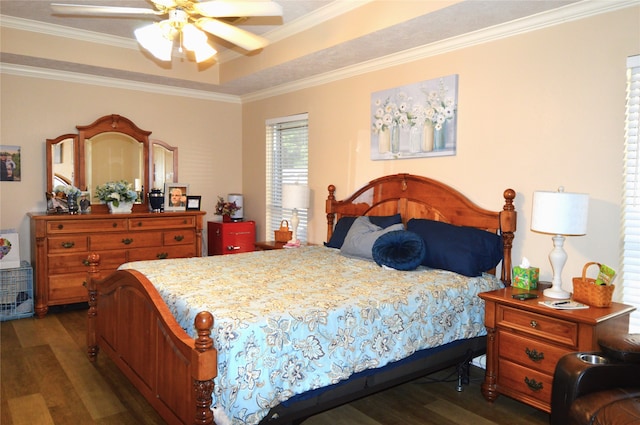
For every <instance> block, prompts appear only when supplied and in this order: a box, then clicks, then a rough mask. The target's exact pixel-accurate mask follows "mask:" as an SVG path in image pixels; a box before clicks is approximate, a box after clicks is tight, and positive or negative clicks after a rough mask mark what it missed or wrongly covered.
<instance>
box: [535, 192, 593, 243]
mask: <svg viewBox="0 0 640 425" xmlns="http://www.w3.org/2000/svg"><path fill="white" fill-rule="evenodd" d="M588 212H589V195H587V194H585V193H570V192H562V191H558V192H544V191H539V192H534V193H533V209H532V212H531V230H533V231H535V232H541V233H549V234H553V235H584V234H586V233H587V218H588Z"/></svg>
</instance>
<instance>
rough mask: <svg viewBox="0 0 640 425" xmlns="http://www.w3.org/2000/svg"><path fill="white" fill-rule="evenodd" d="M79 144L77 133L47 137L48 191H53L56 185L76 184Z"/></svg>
mask: <svg viewBox="0 0 640 425" xmlns="http://www.w3.org/2000/svg"><path fill="white" fill-rule="evenodd" d="M77 145H78V135H76V134H64V135H62V136H60V137H56V138H55V139H47V144H46V149H47V151H46V153H47V192H49V193H51V192H53V188H54V187H56V186H67V185H70V186H75V185H76V181H75V178H76V176H77V173H76V165H77V161H76V146H77Z"/></svg>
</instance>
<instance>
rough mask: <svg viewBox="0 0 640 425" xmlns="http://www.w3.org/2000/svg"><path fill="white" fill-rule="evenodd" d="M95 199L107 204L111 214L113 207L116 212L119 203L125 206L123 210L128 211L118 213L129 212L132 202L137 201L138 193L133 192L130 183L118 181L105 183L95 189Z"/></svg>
mask: <svg viewBox="0 0 640 425" xmlns="http://www.w3.org/2000/svg"><path fill="white" fill-rule="evenodd" d="M96 197H97V198H98V199H99V200H100V201H101V202H104V203H105V204H107V205H108V206H109V210H110V211H111V212H114V207H115V209H116V211H117V209H118V208H120V204H121V203H122V204H125V205H126V208H125V209H127V210H128V211H118V212H131V208H132V207H133V202H134V201H135V200H136V199H138V192H136V191H135V190H133V188H132V186H131V183H129V182H127V181H126V180H120V181H117V182H107V183H105V184H103V185H99V186H98V187H96Z"/></svg>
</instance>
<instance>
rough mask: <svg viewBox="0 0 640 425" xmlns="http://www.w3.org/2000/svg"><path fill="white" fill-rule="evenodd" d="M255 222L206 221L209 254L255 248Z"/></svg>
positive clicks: (234, 252) (252, 249) (238, 251)
mask: <svg viewBox="0 0 640 425" xmlns="http://www.w3.org/2000/svg"><path fill="white" fill-rule="evenodd" d="M255 241H256V222H255V221H235V222H218V221H209V222H207V242H208V246H209V255H226V254H239V253H241V252H251V251H254V250H255V245H254V244H255Z"/></svg>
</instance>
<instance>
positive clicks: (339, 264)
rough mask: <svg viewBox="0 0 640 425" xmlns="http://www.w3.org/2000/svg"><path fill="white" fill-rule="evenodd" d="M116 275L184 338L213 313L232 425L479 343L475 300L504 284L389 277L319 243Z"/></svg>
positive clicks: (430, 275)
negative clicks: (164, 310) (136, 281)
mask: <svg viewBox="0 0 640 425" xmlns="http://www.w3.org/2000/svg"><path fill="white" fill-rule="evenodd" d="M121 268H128V269H136V270H139V271H140V272H142V273H143V274H145V275H146V276H147V278H149V280H150V281H151V282H153V283H154V285H155V286H156V287H157V289H158V291H159V292H160V294H161V296H162V297H163V299H164V301H165V302H166V303H167V305H168V306H169V308H170V310H171V311H172V312H173V314H174V315H175V317H176V319H177V320H178V323H180V325H181V326H182V327H183V328H184V329H185V330H186V331H187V333H188V334H189V335H191V336H192V337H195V336H196V335H195V332H194V329H193V322H194V318H195V315H196V314H197V313H198V312H200V311H203V310H208V311H210V312H211V313H212V314H213V316H214V319H215V324H214V329H213V333H212V337H213V338H214V345H215V347H216V348H217V349H218V376H217V378H216V379H215V390H214V404H215V405H217V406H218V407H222V408H223V409H224V411H225V413H226V414H227V416H228V417H229V418H231V419H232V421H233V424H234V425H236V424H256V423H258V422H259V421H260V420H261V419H262V418H263V417H264V416H266V415H267V413H268V411H269V409H270V408H271V407H273V406H275V405H277V404H280V402H282V401H284V400H286V399H288V398H290V397H292V396H293V395H295V394H300V393H303V392H305V391H307V390H311V389H316V388H319V387H323V386H327V385H330V384H333V383H337V382H339V381H341V380H343V379H346V378H348V377H349V376H350V375H351V374H353V373H355V372H359V371H362V370H365V369H369V368H377V367H382V366H384V365H386V364H387V363H389V362H393V361H396V360H399V359H402V358H404V357H407V356H409V355H411V354H413V353H414V352H416V351H417V350H421V349H424V348H430V347H435V346H438V345H442V344H446V343H449V342H452V341H455V340H458V339H464V338H472V337H475V336H480V335H484V334H485V332H486V331H485V328H484V325H483V317H484V303H483V302H482V300H481V299H480V298H478V297H477V294H478V293H480V292H484V291H489V290H492V289H497V288H499V287H501V286H502V284H501V282H500V281H499V280H498V279H497V278H495V277H494V276H491V275H485V276H482V277H476V278H468V277H464V276H461V275H458V274H455V273H452V272H446V271H442V270H431V269H427V268H420V269H418V270H416V271H412V272H401V271H396V270H389V269H385V268H381V267H379V266H377V265H376V264H375V263H374V262H368V261H365V260H359V259H353V258H347V257H344V256H341V255H340V253H339V250H336V249H332V248H326V247H324V246H311V247H303V248H297V249H285V250H277V251H259V252H252V253H245V254H235V255H225V256H214V257H198V258H188V259H176V260H172V261H163V260H160V261H140V262H134V263H128V264H124V265H123V266H121Z"/></svg>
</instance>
